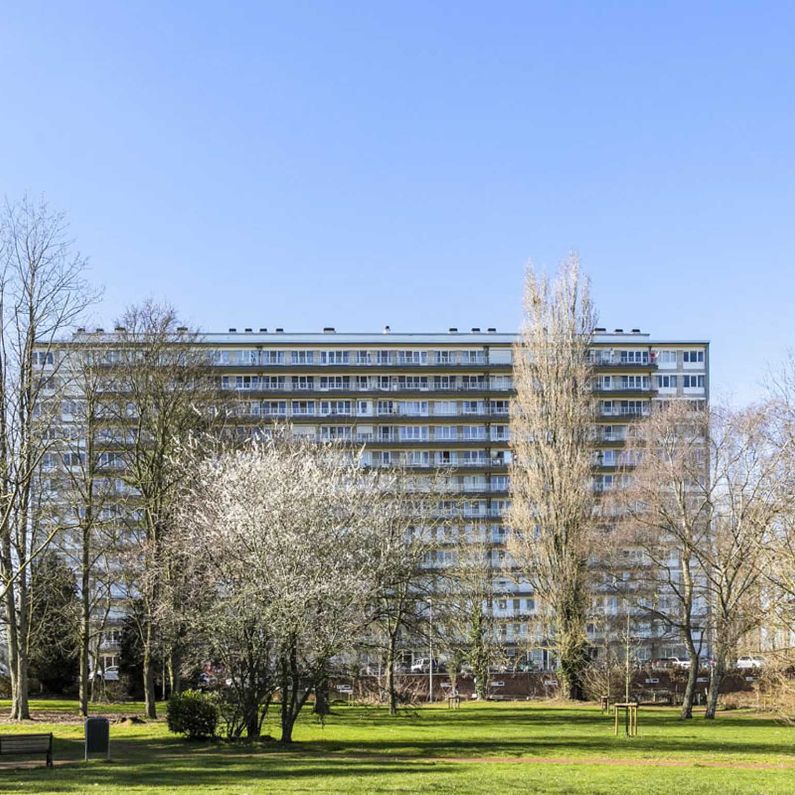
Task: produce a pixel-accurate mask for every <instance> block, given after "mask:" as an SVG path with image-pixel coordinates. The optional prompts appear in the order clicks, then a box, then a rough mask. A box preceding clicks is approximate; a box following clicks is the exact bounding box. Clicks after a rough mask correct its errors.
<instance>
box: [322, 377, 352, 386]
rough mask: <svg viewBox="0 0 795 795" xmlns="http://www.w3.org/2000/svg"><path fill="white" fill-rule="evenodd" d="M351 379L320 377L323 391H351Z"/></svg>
mask: <svg viewBox="0 0 795 795" xmlns="http://www.w3.org/2000/svg"><path fill="white" fill-rule="evenodd" d="M350 386H351V378H350V376H348V375H322V376H320V388H321V389H350Z"/></svg>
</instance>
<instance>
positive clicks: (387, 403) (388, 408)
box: [378, 400, 398, 414]
mask: <svg viewBox="0 0 795 795" xmlns="http://www.w3.org/2000/svg"><path fill="white" fill-rule="evenodd" d="M378 413H379V414H397V413H398V410H397V404H396V403H395V402H394V401H392V400H379V401H378Z"/></svg>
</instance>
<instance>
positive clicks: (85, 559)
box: [79, 526, 96, 718]
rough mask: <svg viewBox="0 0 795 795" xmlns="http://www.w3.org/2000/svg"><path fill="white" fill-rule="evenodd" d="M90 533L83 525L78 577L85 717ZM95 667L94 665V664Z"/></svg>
mask: <svg viewBox="0 0 795 795" xmlns="http://www.w3.org/2000/svg"><path fill="white" fill-rule="evenodd" d="M89 543H90V533H89V531H88V529H87V528H86V527H85V526H84V527H83V549H82V556H81V578H80V692H79V711H80V714H81V715H82V716H83V717H84V718H85V717H88V697H89V692H88V687H89V685H88V664H89V653H88V652H89V643H90V642H91V595H90V592H89V589H90V587H91V581H90V577H89V573H90V572H89V569H90V567H91V550H90V548H89ZM95 667H96V666H95Z"/></svg>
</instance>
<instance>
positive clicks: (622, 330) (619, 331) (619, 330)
mask: <svg viewBox="0 0 795 795" xmlns="http://www.w3.org/2000/svg"><path fill="white" fill-rule="evenodd" d="M615 333H616V334H623V333H624V329H622V328H617V329H616V330H615Z"/></svg>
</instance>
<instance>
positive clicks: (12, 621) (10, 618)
mask: <svg viewBox="0 0 795 795" xmlns="http://www.w3.org/2000/svg"><path fill="white" fill-rule="evenodd" d="M4 547H5V543H4ZM10 549H11V548H10V545H9V547H8V550H9V551H8V558H7V559H8V560H10V556H11V551H10ZM14 593H15V587H14V583H10V584H9V585H8V588H7V590H6V594H5V597H6V598H5V602H6V604H5V609H6V634H7V639H8V675H9V678H10V680H11V710H10V712H9V714H8V716H9V718H11V719H12V720H14V719H16V717H17V658H18V651H19V634H18V632H17V610H16V603H15V599H14Z"/></svg>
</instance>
